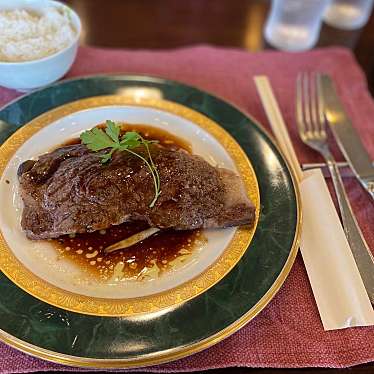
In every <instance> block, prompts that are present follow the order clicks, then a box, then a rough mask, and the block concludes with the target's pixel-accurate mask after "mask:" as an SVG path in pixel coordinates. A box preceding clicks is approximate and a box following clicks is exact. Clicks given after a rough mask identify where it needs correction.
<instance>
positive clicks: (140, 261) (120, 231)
mask: <svg viewBox="0 0 374 374" xmlns="http://www.w3.org/2000/svg"><path fill="white" fill-rule="evenodd" d="M122 131H123V132H125V131H137V132H139V133H140V134H141V135H142V136H143V137H144V138H145V139H149V140H158V141H159V143H160V144H161V145H163V146H165V147H167V148H171V149H181V148H182V149H184V150H186V151H188V152H191V145H190V144H189V143H187V142H186V141H184V140H183V139H180V138H178V137H176V136H174V135H172V134H170V133H168V132H167V131H164V130H161V129H157V128H153V127H150V126H145V125H123V126H122ZM78 143H80V140H79V139H72V140H70V141H68V142H66V143H64V144H63V145H72V144H78ZM146 228H148V225H147V224H146V223H144V222H130V223H123V224H121V225H118V226H112V227H110V228H108V229H106V230H100V231H96V232H94V233H86V234H77V235H73V236H68V235H66V236H62V237H60V238H58V239H55V240H52V241H51V242H52V243H53V245H54V247H55V248H56V250H57V251H58V253H59V255H60V256H59V257H60V258H61V259H62V258H63V259H68V260H70V261H72V262H74V263H75V264H77V265H79V266H80V267H81V268H82V269H83V270H84V271H85V272H88V273H90V274H91V275H94V276H95V277H96V278H97V279H99V280H101V281H107V280H111V279H113V277H114V276H115V275H116V268H117V266H118V265H120V266H121V274H123V277H124V278H126V279H140V280H141V279H143V275H144V274H145V272H146V270H148V269H152V268H153V269H157V272H158V275H161V274H162V273H164V272H165V271H168V270H170V269H172V268H173V266H174V264H175V263H176V262H178V260H179V261H183V260H184V259H185V258H186V257H188V256H189V255H191V254H192V251H193V249H194V248H196V247H197V246H198V245H200V244H202V243H204V242H205V241H206V239H205V238H204V235H203V234H202V232H201V230H188V231H175V230H164V231H160V232H159V233H157V234H155V235H153V236H152V237H150V238H147V239H145V240H144V241H141V242H139V243H137V244H135V245H134V246H132V247H129V248H127V249H124V250H118V251H115V252H112V253H109V254H105V253H104V251H103V250H104V248H106V247H108V246H110V245H112V244H114V243H117V242H119V241H121V240H123V239H126V238H128V237H130V236H132V235H134V234H136V233H138V232H140V231H142V230H145V229H146Z"/></svg>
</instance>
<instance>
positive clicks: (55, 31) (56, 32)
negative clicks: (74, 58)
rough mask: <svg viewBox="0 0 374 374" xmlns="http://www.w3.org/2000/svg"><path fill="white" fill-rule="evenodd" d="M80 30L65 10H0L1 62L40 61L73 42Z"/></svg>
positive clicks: (52, 8) (53, 8) (50, 8)
mask: <svg viewBox="0 0 374 374" xmlns="http://www.w3.org/2000/svg"><path fill="white" fill-rule="evenodd" d="M76 35H77V31H76V30H75V29H74V27H73V25H72V22H71V20H70V14H69V12H68V10H66V9H63V8H61V9H58V8H55V7H48V8H44V9H43V10H42V11H41V12H40V13H36V12H34V11H29V10H26V9H14V10H2V11H0V61H2V62H23V61H32V60H37V59H41V58H43V57H47V56H50V55H53V54H55V53H56V52H58V51H60V50H63V49H64V48H66V47H68V46H69V45H70V44H72V43H73V41H74V39H75V38H76Z"/></svg>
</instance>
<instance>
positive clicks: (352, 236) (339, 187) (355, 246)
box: [326, 157, 374, 304]
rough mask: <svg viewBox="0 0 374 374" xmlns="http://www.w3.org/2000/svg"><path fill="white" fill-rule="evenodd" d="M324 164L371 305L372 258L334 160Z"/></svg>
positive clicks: (373, 299) (373, 292) (373, 285)
mask: <svg viewBox="0 0 374 374" xmlns="http://www.w3.org/2000/svg"><path fill="white" fill-rule="evenodd" d="M326 162H327V165H328V167H329V170H330V173H331V177H332V180H333V183H334V187H335V192H336V195H337V198H338V203H339V208H340V213H341V216H342V220H343V227H344V232H345V235H346V237H347V240H348V243H349V246H350V247H351V251H352V254H353V257H354V259H355V261H356V264H357V267H358V270H359V272H360V275H361V278H362V281H363V283H364V285H365V289H366V292H367V293H368V295H369V298H370V301H371V303H372V304H374V257H373V255H372V253H371V251H370V249H369V247H368V245H367V243H366V241H365V239H364V236H363V235H362V232H361V230H360V227H359V226H358V223H357V220H356V217H355V215H354V213H353V210H352V207H351V204H350V203H349V200H348V196H347V194H346V192H345V188H344V184H343V181H342V178H341V176H340V172H339V168H338V166H337V165H336V162H335V160H334V159H332V157H331V159H330V157H327V158H326Z"/></svg>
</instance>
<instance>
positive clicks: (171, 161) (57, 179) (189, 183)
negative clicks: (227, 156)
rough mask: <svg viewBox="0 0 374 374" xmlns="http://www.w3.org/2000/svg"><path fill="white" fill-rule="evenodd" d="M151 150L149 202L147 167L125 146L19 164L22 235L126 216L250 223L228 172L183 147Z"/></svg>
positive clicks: (250, 212) (90, 227)
mask: <svg viewBox="0 0 374 374" xmlns="http://www.w3.org/2000/svg"><path fill="white" fill-rule="evenodd" d="M136 151H137V152H138V153H142V152H144V150H143V149H141V148H138V149H137V150H136ZM151 153H152V158H153V160H154V163H155V165H156V166H157V169H158V172H159V175H160V179H161V194H160V196H159V197H158V199H157V202H156V204H155V206H154V207H153V208H150V207H149V204H150V202H151V201H152V199H153V196H154V187H153V180H152V177H151V174H150V172H149V169H148V168H147V166H146V165H145V164H144V163H143V161H142V160H140V159H139V158H137V157H135V156H133V155H131V154H128V153H126V152H115V153H114V154H113V156H112V160H111V161H110V162H108V163H106V164H102V163H101V162H100V153H93V152H90V151H89V150H88V149H87V148H86V146H84V145H80V144H77V145H71V146H65V147H62V148H58V149H56V150H55V151H53V152H50V153H47V154H45V155H43V156H41V157H40V158H39V160H38V161H26V162H25V163H23V164H22V165H20V167H19V170H18V174H19V181H20V186H21V195H22V199H23V202H24V209H23V213H22V222H21V224H22V228H23V229H24V231H25V232H26V235H27V237H28V238H30V239H46V238H56V237H59V236H61V235H64V234H72V233H82V232H91V231H95V230H100V229H105V228H107V227H109V226H111V225H118V224H120V223H123V222H126V221H133V220H143V221H147V222H148V224H149V225H150V226H153V227H159V228H174V229H177V230H188V229H195V228H200V227H217V228H218V227H227V226H237V225H244V224H252V223H253V221H254V217H255V208H254V206H253V204H252V203H251V201H249V199H248V198H247V196H246V194H245V191H244V188H243V185H242V182H241V180H240V178H239V177H238V176H237V175H235V174H234V173H233V172H232V171H229V170H227V169H222V168H215V167H213V166H211V165H210V164H208V163H207V162H206V161H204V160H203V159H202V158H201V157H199V156H191V155H190V154H188V153H187V152H185V151H174V150H170V149H166V148H163V147H161V146H158V145H153V146H152V147H151Z"/></svg>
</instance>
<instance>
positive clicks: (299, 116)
mask: <svg viewBox="0 0 374 374" xmlns="http://www.w3.org/2000/svg"><path fill="white" fill-rule="evenodd" d="M302 78H303V76H302V74H300V73H299V74H297V78H296V124H297V127H298V130H299V133H300V135H301V134H303V133H305V131H306V129H305V123H304V117H303V86H302V84H303V82H302Z"/></svg>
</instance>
